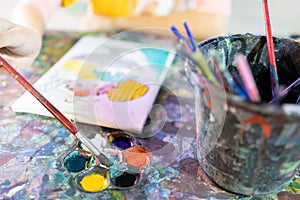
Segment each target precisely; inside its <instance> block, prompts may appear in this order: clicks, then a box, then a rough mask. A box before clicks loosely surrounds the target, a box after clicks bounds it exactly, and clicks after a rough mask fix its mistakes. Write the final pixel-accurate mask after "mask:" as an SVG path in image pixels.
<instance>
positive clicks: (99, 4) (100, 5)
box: [91, 0, 137, 17]
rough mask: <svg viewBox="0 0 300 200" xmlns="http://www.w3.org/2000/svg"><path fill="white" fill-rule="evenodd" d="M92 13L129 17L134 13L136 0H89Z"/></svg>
mask: <svg viewBox="0 0 300 200" xmlns="http://www.w3.org/2000/svg"><path fill="white" fill-rule="evenodd" d="M91 3H92V9H93V11H94V13H96V14H100V15H105V16H110V17H130V16H134V15H135V13H136V5H137V0H91Z"/></svg>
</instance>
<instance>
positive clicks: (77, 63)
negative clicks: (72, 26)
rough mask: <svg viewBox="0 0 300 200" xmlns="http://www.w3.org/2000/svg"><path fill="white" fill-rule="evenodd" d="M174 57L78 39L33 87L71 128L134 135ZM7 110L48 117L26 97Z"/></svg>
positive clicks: (151, 48) (145, 47)
mask: <svg viewBox="0 0 300 200" xmlns="http://www.w3.org/2000/svg"><path fill="white" fill-rule="evenodd" d="M174 57H175V53H173V51H170V50H163V49H160V48H158V47H156V46H155V44H143V43H136V42H128V41H122V40H117V39H108V38H104V37H99V36H84V37H82V38H81V39H80V40H79V41H78V42H77V43H76V44H75V45H74V46H73V47H72V48H71V49H70V50H69V51H68V52H67V53H66V54H65V55H64V56H63V57H62V58H61V59H59V61H58V62H57V63H56V64H54V65H53V67H52V68H51V69H50V70H49V71H48V72H46V73H45V74H44V75H43V76H42V77H41V78H40V79H39V80H38V81H37V82H36V83H35V84H34V87H35V88H36V89H37V90H38V91H39V92H40V93H41V94H42V95H43V96H45V97H46V98H47V99H48V100H49V101H50V102H52V104H53V105H54V106H55V107H57V108H58V109H59V110H60V111H61V112H62V113H63V114H64V115H66V116H67V117H68V118H70V119H74V120H75V121H76V122H83V123H87V124H94V125H100V126H105V127H110V128H117V129H121V130H125V131H130V132H132V133H137V134H138V133H141V131H142V129H143V127H144V124H145V122H146V120H147V117H148V114H149V113H150V111H151V108H152V106H153V103H154V101H155V99H156V96H157V94H158V92H159V90H160V87H161V85H162V84H163V81H164V79H165V77H166V75H167V73H168V70H169V69H170V67H171V65H172V63H173V59H174ZM11 107H12V110H13V111H14V112H22V113H33V114H37V115H43V116H49V117H52V115H51V114H50V113H49V112H48V111H47V110H46V109H45V108H44V107H43V106H42V105H41V104H40V103H39V102H38V101H37V100H36V99H35V98H34V97H33V96H32V95H30V93H28V92H25V93H24V94H23V95H22V96H21V97H20V98H19V99H17V101H16V102H14V103H13V104H12V106H11Z"/></svg>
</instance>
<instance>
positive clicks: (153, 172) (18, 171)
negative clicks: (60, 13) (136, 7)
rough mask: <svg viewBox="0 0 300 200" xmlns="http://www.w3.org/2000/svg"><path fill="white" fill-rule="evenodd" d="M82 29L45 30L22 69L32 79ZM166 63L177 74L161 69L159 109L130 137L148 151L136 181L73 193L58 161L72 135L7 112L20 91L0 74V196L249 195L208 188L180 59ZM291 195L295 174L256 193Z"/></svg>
mask: <svg viewBox="0 0 300 200" xmlns="http://www.w3.org/2000/svg"><path fill="white" fill-rule="evenodd" d="M86 34H100V33H86ZM101 34H103V35H107V36H109V35H110V34H113V33H101ZM83 35H85V34H82V33H65V32H49V33H47V34H46V35H45V37H44V43H43V49H42V51H41V54H40V55H39V57H38V58H37V60H36V61H35V63H34V64H33V66H32V68H31V69H26V70H25V71H22V74H23V75H24V76H25V77H26V78H27V79H28V80H29V81H30V82H31V83H34V82H35V81H36V80H37V79H38V78H39V77H40V76H41V75H42V74H43V73H45V72H46V71H47V70H48V69H49V68H50V67H51V66H52V65H53V64H54V63H55V62H56V61H57V60H58V59H59V58H60V57H61V56H62V55H63V54H64V53H65V52H66V51H67V50H68V49H69V48H70V47H71V46H72V45H73V44H74V43H75V42H76V41H77V40H78V39H79V38H80V37H81V36H83ZM121 39H127V40H132V41H140V42H141V41H143V42H145V41H147V42H164V43H165V42H166V41H167V42H169V43H172V42H171V40H166V38H160V37H156V36H153V35H151V36H150V35H143V34H138V33H136V34H134V33H130V34H127V35H126V38H121ZM174 65H175V66H174V68H175V69H178V74H177V75H176V73H172V74H171V75H169V77H168V78H167V80H166V82H165V83H164V87H162V89H161V91H160V93H159V96H158V98H157V100H156V103H155V105H159V106H158V107H159V108H160V109H158V110H157V111H156V112H155V111H154V112H153V113H151V116H152V117H151V123H150V125H149V126H147V130H146V131H147V133H145V134H150V135H151V137H147V139H138V142H139V143H140V144H141V145H143V146H145V147H147V148H148V149H149V150H150V151H151V152H152V153H153V161H152V163H151V164H150V165H149V166H148V167H147V169H146V171H145V172H144V174H143V179H142V180H141V181H140V182H139V183H138V184H137V185H136V186H135V187H133V188H131V189H126V190H113V189H108V190H105V191H101V192H97V193H86V192H80V191H79V190H76V189H74V188H73V187H71V186H70V184H69V182H70V173H68V172H67V171H66V169H65V168H64V167H62V162H61V161H62V159H61V158H62V156H63V155H64V154H65V153H67V152H69V151H70V150H71V148H72V146H73V145H74V138H72V137H71V136H70V134H69V133H68V132H67V130H66V129H65V128H64V127H63V126H62V125H61V124H60V123H59V122H58V121H56V120H55V119H53V118H48V117H42V116H37V115H32V114H17V113H14V112H12V111H11V109H10V105H11V104H12V103H13V102H14V101H15V100H16V99H17V98H18V97H19V96H20V95H21V94H22V93H23V92H24V89H23V88H22V87H20V86H19V84H18V83H17V82H16V81H15V80H14V79H13V78H11V77H10V76H9V75H8V74H6V73H0V96H1V102H0V199H249V198H248V197H240V196H237V195H234V194H230V193H227V192H225V191H223V190H222V189H220V188H218V187H216V186H215V185H214V184H213V183H212V182H211V181H209V179H207V177H206V176H205V175H204V173H203V172H202V170H201V168H200V167H199V164H198V161H197V159H196V155H195V123H194V121H195V117H194V103H193V101H194V100H193V92H192V89H191V87H190V86H189V84H187V80H186V79H185V78H184V73H183V72H182V70H180V69H181V68H182V65H183V61H182V60H180V59H178V60H177V62H175V64H174ZM78 126H79V128H82V129H85V130H87V132H92V133H99V134H101V131H102V130H103V129H101V128H100V127H96V126H91V125H85V124H78ZM105 131H110V130H109V129H105ZM299 198H300V178H298V176H297V177H296V178H295V179H294V180H293V182H291V183H290V185H289V186H288V187H287V188H286V190H285V191H282V192H280V193H278V194H273V195H269V196H264V197H261V199H299ZM255 199H260V198H255Z"/></svg>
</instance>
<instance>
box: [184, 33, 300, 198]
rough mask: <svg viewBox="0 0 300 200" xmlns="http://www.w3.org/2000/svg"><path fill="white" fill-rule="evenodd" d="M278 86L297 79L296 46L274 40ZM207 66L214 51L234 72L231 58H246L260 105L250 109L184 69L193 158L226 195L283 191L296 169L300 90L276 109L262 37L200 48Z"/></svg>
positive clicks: (299, 58)
mask: <svg viewBox="0 0 300 200" xmlns="http://www.w3.org/2000/svg"><path fill="white" fill-rule="evenodd" d="M274 46H275V54H276V63H277V68H278V77H279V84H281V85H285V86H288V85H290V84H291V83H292V82H293V81H295V80H296V79H297V78H299V77H300V45H299V43H298V42H295V41H293V40H290V39H286V38H274ZM199 47H200V49H201V50H202V51H203V52H204V53H205V54H207V58H208V60H209V61H210V60H211V55H210V53H209V52H210V50H212V49H213V50H215V53H216V56H217V58H218V60H219V61H220V63H221V64H224V65H225V66H226V68H227V69H229V70H235V69H236V64H235V61H234V56H235V54H236V53H238V52H239V53H242V54H244V55H245V56H246V57H247V59H248V62H249V64H250V66H251V69H252V72H253V75H254V77H255V81H256V84H257V87H258V89H259V93H260V95H261V97H262V101H263V102H264V103H258V104H255V103H251V102H249V101H247V100H244V99H242V98H240V97H239V96H237V95H234V94H231V93H228V92H225V89H221V88H217V87H215V86H213V85H212V84H210V83H209V82H208V81H205V80H204V79H203V78H201V76H199V74H197V72H196V71H195V68H194V67H193V64H192V63H189V64H187V65H186V72H187V76H188V78H189V80H190V82H191V84H192V85H193V87H194V89H195V96H196V98H195V99H196V101H195V103H196V104H195V106H196V120H197V157H198V160H199V163H200V165H201V167H202V168H203V170H204V171H205V172H206V173H207V175H208V176H209V177H210V178H211V179H212V180H213V181H214V182H215V183H216V184H217V185H219V186H221V187H222V188H224V189H225V190H228V191H231V192H234V193H238V194H243V195H264V194H270V193H276V192H278V191H281V190H282V189H284V188H285V187H286V186H287V185H288V183H289V182H290V181H291V180H292V178H293V177H294V175H295V171H296V169H297V167H298V166H299V163H300V105H299V104H295V102H296V101H297V98H298V97H299V91H300V86H299V85H298V86H297V87H295V88H294V89H293V91H292V92H290V93H289V94H288V95H287V96H286V97H285V98H283V99H282V101H283V103H282V104H280V105H269V104H268V103H267V102H269V101H271V99H272V92H271V81H270V71H269V67H268V63H269V61H268V51H267V46H266V37H265V36H260V35H252V34H238V35H229V36H224V37H217V38H212V39H209V40H207V41H204V42H201V43H200V44H199Z"/></svg>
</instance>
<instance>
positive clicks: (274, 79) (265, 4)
mask: <svg viewBox="0 0 300 200" xmlns="http://www.w3.org/2000/svg"><path fill="white" fill-rule="evenodd" d="M263 10H264V19H265V29H266V35H267V47H268V56H269V63H270V75H271V85H272V95H273V99H274V98H276V97H277V96H278V93H279V83H278V74H277V67H276V58H275V51H274V43H273V34H272V28H271V21H270V13H269V5H268V0H263Z"/></svg>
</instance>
